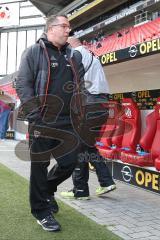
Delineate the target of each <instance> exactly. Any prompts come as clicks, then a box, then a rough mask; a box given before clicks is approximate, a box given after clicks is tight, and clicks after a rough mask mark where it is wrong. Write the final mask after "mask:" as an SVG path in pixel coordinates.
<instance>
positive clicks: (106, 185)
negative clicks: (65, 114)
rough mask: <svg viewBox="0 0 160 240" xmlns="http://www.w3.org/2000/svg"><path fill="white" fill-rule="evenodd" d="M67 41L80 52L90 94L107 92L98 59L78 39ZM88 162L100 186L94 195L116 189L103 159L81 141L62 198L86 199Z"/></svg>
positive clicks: (107, 88) (86, 85)
mask: <svg viewBox="0 0 160 240" xmlns="http://www.w3.org/2000/svg"><path fill="white" fill-rule="evenodd" d="M68 43H70V45H71V46H72V47H73V48H74V50H75V51H74V53H75V55H76V53H81V55H82V63H83V66H84V69H85V75H84V81H85V87H86V89H87V90H88V91H89V92H90V93H91V94H100V93H104V94H108V93H109V86H108V82H107V79H106V77H105V74H104V71H103V68H102V66H101V63H100V61H99V60H98V58H96V57H95V56H94V55H93V53H91V52H90V51H89V50H88V49H87V48H86V47H84V46H83V45H82V43H81V42H80V40H79V39H77V38H75V37H69V38H68ZM89 162H90V163H91V164H92V165H93V166H94V168H95V170H96V174H97V177H98V181H99V184H100V187H98V188H97V189H96V195H98V196H101V195H102V194H105V193H108V192H110V191H113V190H115V189H116V185H115V182H114V180H113V179H112V176H111V174H110V172H109V169H108V167H107V165H106V163H105V161H104V159H103V158H102V157H101V156H100V155H99V153H98V150H97V149H96V148H95V147H89V146H87V144H85V143H83V142H81V151H80V153H79V161H78V164H77V166H76V168H75V170H74V172H73V174H72V179H73V188H72V189H71V190H69V191H64V192H61V196H62V197H64V198H70V199H73V198H75V199H78V200H87V199H90V197H89V195H90V193H89V186H88V180H89Z"/></svg>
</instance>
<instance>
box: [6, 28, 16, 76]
mask: <svg viewBox="0 0 160 240" xmlns="http://www.w3.org/2000/svg"><path fill="white" fill-rule="evenodd" d="M16 37H17V36H16V32H10V33H9V36H8V62H7V74H9V73H13V72H15V71H16V40H17V39H16Z"/></svg>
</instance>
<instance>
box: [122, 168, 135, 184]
mask: <svg viewBox="0 0 160 240" xmlns="http://www.w3.org/2000/svg"><path fill="white" fill-rule="evenodd" d="M121 173H122V177H123V180H124V181H125V182H130V181H131V179H132V177H133V175H132V171H131V169H130V167H128V166H124V167H123V168H122V170H121Z"/></svg>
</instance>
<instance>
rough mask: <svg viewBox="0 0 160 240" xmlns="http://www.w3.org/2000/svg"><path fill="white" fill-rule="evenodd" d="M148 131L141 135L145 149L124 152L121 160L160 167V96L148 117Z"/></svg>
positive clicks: (141, 142) (141, 143)
mask: <svg viewBox="0 0 160 240" xmlns="http://www.w3.org/2000/svg"><path fill="white" fill-rule="evenodd" d="M146 126H147V127H146V131H145V133H144V135H143V136H142V137H141V140H140V146H141V147H142V149H143V151H140V152H138V153H136V152H132V153H129V154H127V153H122V154H121V160H122V161H124V162H127V163H132V164H135V165H138V166H154V162H155V167H156V168H157V170H159V169H160V148H159V139H160V98H158V99H157V105H156V107H155V111H154V112H152V113H151V114H149V115H148V116H147V117H146Z"/></svg>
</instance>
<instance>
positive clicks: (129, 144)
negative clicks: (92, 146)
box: [98, 98, 141, 160]
mask: <svg viewBox="0 0 160 240" xmlns="http://www.w3.org/2000/svg"><path fill="white" fill-rule="evenodd" d="M122 107H123V115H121V116H118V119H117V125H116V128H115V130H114V131H113V135H112V137H111V143H112V144H111V145H110V146H107V147H103V148H100V149H98V150H99V152H100V154H101V155H102V156H103V157H105V158H108V159H112V160H113V159H119V158H120V155H121V152H122V151H124V152H126V151H133V150H134V149H135V148H136V145H137V143H138V141H139V137H140V128H141V121H140V112H139V109H138V108H137V105H136V103H135V102H134V101H133V100H132V99H130V98H125V99H123V100H122Z"/></svg>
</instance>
